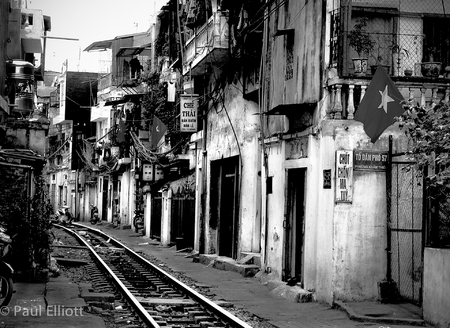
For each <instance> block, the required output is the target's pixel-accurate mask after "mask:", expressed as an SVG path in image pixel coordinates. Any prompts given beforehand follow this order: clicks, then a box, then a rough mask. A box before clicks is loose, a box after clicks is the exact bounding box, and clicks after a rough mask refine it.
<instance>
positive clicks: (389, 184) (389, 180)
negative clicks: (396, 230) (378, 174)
mask: <svg viewBox="0 0 450 328" xmlns="http://www.w3.org/2000/svg"><path fill="white" fill-rule="evenodd" d="M386 193H387V204H386V214H387V218H386V243H387V245H386V260H387V263H386V280H387V281H391V280H392V269H391V197H392V135H390V136H389V154H388V161H387V167H386Z"/></svg>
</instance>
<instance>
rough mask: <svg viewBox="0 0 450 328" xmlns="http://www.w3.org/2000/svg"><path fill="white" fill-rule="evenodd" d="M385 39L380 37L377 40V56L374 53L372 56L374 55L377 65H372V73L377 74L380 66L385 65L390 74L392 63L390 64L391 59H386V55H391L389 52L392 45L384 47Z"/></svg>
mask: <svg viewBox="0 0 450 328" xmlns="http://www.w3.org/2000/svg"><path fill="white" fill-rule="evenodd" d="M383 41H384V40H383V39H382V38H380V37H378V38H377V41H376V42H375V43H376V45H377V47H376V50H377V56H376V57H375V56H374V55H371V57H373V58H374V59H375V62H376V64H375V65H370V71H371V73H372V75H374V74H375V72H376V70H377V68H378V66H381V67H383V68H384V69H385V70H386V72H387V73H388V74H389V71H390V68H391V65H389V64H390V61H388V60H386V59H385V56H387V57H389V56H388V54H389V53H390V52H389V50H390V47H383Z"/></svg>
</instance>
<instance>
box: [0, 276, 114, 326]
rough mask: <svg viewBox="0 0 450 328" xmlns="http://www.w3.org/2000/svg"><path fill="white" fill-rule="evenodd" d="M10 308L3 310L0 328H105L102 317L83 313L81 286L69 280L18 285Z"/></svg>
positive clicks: (83, 303) (57, 279)
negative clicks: (80, 295)
mask: <svg viewBox="0 0 450 328" xmlns="http://www.w3.org/2000/svg"><path fill="white" fill-rule="evenodd" d="M14 289H15V293H14V294H13V297H12V299H11V303H10V304H9V305H8V307H7V308H3V309H1V310H0V315H1V317H0V328H28V327H30V328H31V327H32V328H61V327H64V328H85V327H90V328H105V324H104V322H103V319H102V318H101V317H100V316H96V315H92V314H89V313H87V312H84V311H83V306H85V305H86V303H85V301H84V300H83V299H82V298H80V297H79V294H80V290H79V287H78V285H76V284H72V283H71V282H70V281H69V279H67V278H63V277H58V278H50V280H49V281H48V282H47V283H16V284H14Z"/></svg>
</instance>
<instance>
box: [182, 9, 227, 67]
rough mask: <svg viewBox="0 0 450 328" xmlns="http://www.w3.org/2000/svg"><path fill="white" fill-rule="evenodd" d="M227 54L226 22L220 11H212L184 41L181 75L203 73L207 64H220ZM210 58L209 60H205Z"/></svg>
mask: <svg viewBox="0 0 450 328" xmlns="http://www.w3.org/2000/svg"><path fill="white" fill-rule="evenodd" d="M227 54H228V22H227V18H226V16H225V15H224V13H222V12H216V13H214V14H213V15H212V16H211V17H210V18H209V20H208V22H207V23H206V24H205V25H203V26H202V27H200V28H199V29H198V30H196V32H195V34H194V36H193V37H192V38H190V39H189V40H188V41H187V42H186V47H185V53H184V63H183V75H186V74H188V73H189V71H190V73H191V74H192V75H203V74H205V71H206V70H207V68H208V66H207V65H213V66H216V65H217V66H221V65H222V64H223V63H224V62H225V60H226V57H227ZM208 58H210V59H211V60H207V59H208Z"/></svg>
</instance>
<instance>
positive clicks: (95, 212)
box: [91, 204, 100, 224]
mask: <svg viewBox="0 0 450 328" xmlns="http://www.w3.org/2000/svg"><path fill="white" fill-rule="evenodd" d="M98 222H100V217H99V215H98V208H97V206H95V205H93V204H91V224H97V223H98Z"/></svg>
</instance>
